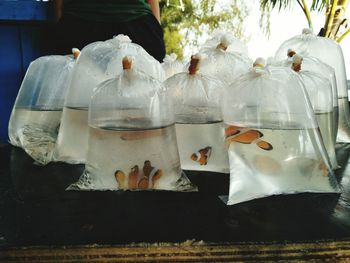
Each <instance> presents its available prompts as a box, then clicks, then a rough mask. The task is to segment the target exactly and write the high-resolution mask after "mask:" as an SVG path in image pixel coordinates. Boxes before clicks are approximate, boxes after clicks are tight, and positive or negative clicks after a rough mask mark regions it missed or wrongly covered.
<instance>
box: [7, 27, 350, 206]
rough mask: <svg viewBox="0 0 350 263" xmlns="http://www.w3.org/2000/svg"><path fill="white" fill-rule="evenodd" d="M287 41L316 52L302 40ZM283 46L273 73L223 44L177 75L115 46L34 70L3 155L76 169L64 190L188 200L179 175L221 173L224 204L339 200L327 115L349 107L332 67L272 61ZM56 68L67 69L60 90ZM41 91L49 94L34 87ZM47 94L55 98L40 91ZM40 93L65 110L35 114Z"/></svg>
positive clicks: (240, 48) (310, 61) (177, 67)
mask: <svg viewBox="0 0 350 263" xmlns="http://www.w3.org/2000/svg"><path fill="white" fill-rule="evenodd" d="M296 39H297V40H298V41H295V40H294V38H293V39H292V40H293V41H295V42H296V43H298V44H300V43H299V42H303V41H305V42H313V41H316V42H320V43H321V42H322V41H323V38H319V37H316V36H314V35H312V34H310V32H304V34H303V35H301V36H297V37H296ZM292 40H289V42H290V41H292ZM293 41H292V42H293ZM326 41H328V40H326ZM327 43H328V42H327ZM332 43H333V42H332ZM284 45H287V46H290V47H289V48H292V49H293V52H292V50H288V49H289V48H288V49H287V50H286V51H281V53H283V52H284V54H283V57H281V58H280V59H283V61H280V60H279V59H278V56H276V61H277V62H276V61H270V62H269V63H268V65H267V66H266V65H265V63H264V62H263V61H259V60H258V61H256V63H255V64H254V67H252V65H253V63H252V61H251V60H250V59H249V58H248V57H247V55H246V54H247V52H246V49H245V48H244V45H242V44H240V42H239V41H237V40H235V39H234V38H232V37H230V36H229V35H227V34H222V33H221V34H218V35H216V36H215V37H214V38H212V39H210V40H209V41H208V42H207V43H206V44H205V45H204V46H203V48H202V49H201V52H200V54H198V55H195V56H192V58H191V61H190V62H189V63H188V64H187V65H186V66H184V67H183V66H182V63H181V62H179V61H176V60H174V57H171V56H168V57H167V58H166V59H165V61H164V63H163V64H162V65H160V64H159V63H158V62H157V61H156V60H154V59H153V58H152V57H151V56H150V55H148V54H147V53H146V52H145V51H144V50H143V49H142V48H141V47H140V46H138V45H136V44H133V43H131V41H130V39H128V38H127V37H125V36H117V37H115V38H113V39H111V40H107V41H104V42H95V43H92V44H90V45H88V46H86V47H85V48H84V49H83V50H82V52H81V54H80V56H79V58H78V59H77V61H74V60H73V59H72V58H71V57H68V56H52V57H48V58H51V59H52V60H55V63H56V64H59V63H61V64H59V65H60V66H59V67H62V68H61V70H60V69H54V67H52V68H51V66H48V65H47V64H46V65H44V63H42V62H41V63H38V65H37V66H36V68H37V69H36V70H34V68H35V67H34V66H35V65H36V64H37V63H36V62H37V61H39V60H40V59H38V60H37V61H34V62H33V63H32V64H31V65H30V67H29V69H28V71H27V74H26V76H25V78H24V80H23V83H22V86H21V89H20V92H19V94H18V97H17V101H16V103H15V106H14V109H13V112H12V115H11V119H10V124H9V134H10V140H11V143H12V144H14V145H16V146H20V147H23V148H24V149H25V150H26V152H27V153H28V154H29V155H31V156H32V157H33V158H34V159H35V160H36V161H37V162H39V163H41V164H45V163H47V162H49V161H52V160H54V161H65V162H69V163H86V164H85V166H86V169H85V172H84V174H83V176H82V177H81V179H80V180H79V182H77V183H76V184H74V185H72V186H71V187H70V189H99V190H101V189H131V190H144V189H161V190H174V191H191V190H195V187H194V186H193V185H192V184H191V183H190V181H189V180H188V179H187V177H186V176H185V175H184V173H183V172H182V170H181V169H186V170H204V171H215V172H224V173H227V172H228V171H230V196H229V202H228V204H234V203H239V202H243V201H247V200H251V199H254V198H258V197H263V196H267V195H271V194H282V193H295V192H304V191H311V192H334V191H338V186H337V183H336V181H335V179H334V175H333V172H332V168H333V169H335V168H337V162H336V159H335V153H334V143H335V138H336V136H335V134H336V127H337V124H336V122H337V117H336V115H337V112H338V110H337V107H339V109H340V108H341V107H343V108H344V109H343V110H342V112H343V113H346V109H347V111H348V105H347V104H346V103H345V102H343V104H342V105H341V106H340V103H341V100H340V99H338V98H339V96H346V97H345V99H346V100H347V91H346V93H344V91H341V92H340V91H339V86H336V79H337V82H339V81H338V78H336V77H335V73H334V70H333V69H332V67H331V66H329V65H327V64H325V63H323V62H321V61H320V60H318V59H316V58H314V57H311V56H310V57H308V56H307V55H305V53H303V52H304V51H305V50H304V49H301V48H299V47H298V45H296V44H295V45H294V46H293V45H292V44H291V43H288V41H287V42H285V44H283V45H282V46H281V48H280V50H283V49H284ZM333 45H334V46H332V48H337V49H340V47H339V46H337V45H336V44H335V43H333ZM301 46H302V47H303V48H304V46H305V44H304V45H301ZM306 46H308V45H306ZM310 46H311V47H312V48H321V49H322V48H323V47H322V45H321V44H320V47H315V45H310ZM306 50H308V49H307V48H306ZM337 52H338V53H337V54H338V55H339V54H340V53H339V51H337ZM340 52H341V49H340ZM294 53H297V54H296V55H295V54H294ZM319 53H322V54H324V53H325V52H319ZM287 54H288V55H289V56H290V58H289V57H287ZM300 55H303V56H304V57H303V58H302V57H301V56H300ZM56 57H57V59H56ZM341 59H343V58H342V57H341V58H340V57H338V60H339V61H341ZM61 60H64V61H65V62H58V61H61ZM339 61H338V62H339ZM338 62H337V63H338ZM55 63H52V64H55ZM65 63H66V64H67V65H69V66H67V67H68V68H69V69H68V70H67V73H64V74H66V75H65V77H61V80H60V78H59V77H57V76H58V75H63V72H64V70H62V69H63V68H64V67H65V65H66V64H65ZM307 65H309V66H307ZM343 65H344V62H343ZM162 66H163V68H162ZM32 67H33V68H32ZM31 68H32V69H31ZM292 68H293V69H294V71H293V70H292ZM49 69H52V70H53V71H51V72H46V73H45V70H46V71H49ZM300 69H301V70H300ZM321 69H322V70H324V72H323V73H322V76H319V74H318V73H319V71H321ZM165 72H166V73H165ZM179 72H180V73H179ZM335 72H337V71H335ZM57 73H58V74H57ZM174 73H177V74H175V75H172V74H174ZM340 73H341V74H344V75H343V76H342V75H341V74H340V78H341V77H345V71H341V72H340ZM38 74H39V75H38ZM165 75H166V77H165ZM56 77H57V78H58V80H56ZM325 77H326V79H325ZM165 78H167V80H166V81H165V82H164V83H162V82H163V81H164V79H165ZM31 79H32V82H30V80H31ZM43 79H48V81H52V83H50V84H48V85H42V86H41V84H40V83H38V81H42V82H44V81H43ZM63 79H65V81H63ZM345 79H346V77H345ZM35 81H36V82H35ZM55 81H56V82H55ZM27 82H28V83H27ZM53 83H61V85H60V86H61V87H56V88H55V90H54V91H53V90H50V88H51V87H52V88H54V84H53ZM67 83H69V84H67ZM339 83H342V82H339ZM321 84H322V85H323V84H324V85H323V86H322V85H321ZM320 85H321V86H322V88H321V86H320ZM67 86H69V87H68V88H67ZM345 88H346V87H345ZM66 89H67V91H66V92H65V90H66ZM41 90H45V91H41ZM45 92H46V93H48V95H47V97H50V98H51V97H52V98H55V97H54V94H58V95H61V96H62V97H61V98H64V99H63V100H64V104H63V103H62V102H61V104H60V106H57V104H54V103H52V102H50V101H49V100H47V102H45V103H46V104H45V103H43V102H42V100H40V99H39V98H44V93H45ZM41 93H42V95H40V94H41ZM336 93H337V94H338V95H337V94H336ZM339 94H341V95H339ZM344 94H345V95H344ZM58 95H56V96H58ZM342 98H343V97H342ZM63 100H62V99H61V101H63ZM346 102H347V101H346ZM63 105H64V107H63ZM51 106H55V107H56V108H55V107H51ZM62 108H63V109H62ZM52 109H56V110H55V111H53V110H52ZM339 112H340V110H339ZM35 113H37V114H35ZM53 113H55V114H56V115H54V114H53ZM340 115H342V113H340ZM342 116H343V117H342V118H343V119H342V118H340V119H341V121H340V123H339V130H340V131H342V132H341V133H340V134H341V135H342V136H341V140H340V141H342V140H344V141H347V142H349V141H350V136H348V132H349V131H348V130H349V122H348V114H347V115H346V114H345V115H342ZM321 124H322V125H321ZM319 127H320V128H321V133H322V137H321V135H320V132H319ZM322 127H323V128H322ZM338 134H339V133H338ZM346 136H348V137H346ZM338 137H339V136H338ZM322 139H323V140H322Z"/></svg>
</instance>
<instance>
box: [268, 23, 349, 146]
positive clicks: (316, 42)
mask: <svg viewBox="0 0 350 263" xmlns="http://www.w3.org/2000/svg"><path fill="white" fill-rule="evenodd" d="M288 49H292V50H294V51H295V52H296V53H297V54H299V55H301V56H312V57H316V58H318V59H320V60H321V61H322V62H324V63H326V64H328V65H329V66H331V67H332V68H334V71H335V76H336V82H337V92H338V106H339V120H338V133H337V142H345V143H349V142H350V120H349V115H350V113H349V101H348V90H347V85H346V81H347V78H346V71H345V63H344V57H343V52H342V49H341V47H340V45H338V44H337V43H336V42H335V41H334V40H332V39H329V38H324V37H318V36H316V35H314V34H312V32H311V31H310V29H304V30H303V33H302V34H301V35H297V36H295V37H292V38H291V39H288V40H286V41H285V42H283V43H282V45H281V46H280V47H279V48H278V50H277V52H276V54H275V58H276V59H277V60H281V59H284V58H285V54H286V53H287V52H288Z"/></svg>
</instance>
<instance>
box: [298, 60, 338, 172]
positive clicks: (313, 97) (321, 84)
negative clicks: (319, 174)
mask: <svg viewBox="0 0 350 263" xmlns="http://www.w3.org/2000/svg"><path fill="white" fill-rule="evenodd" d="M292 69H293V70H294V71H295V72H298V73H299V76H300V77H301V78H302V80H303V83H304V85H305V88H306V91H307V93H308V95H309V98H310V102H311V105H312V107H313V110H314V112H315V116H316V121H317V123H318V127H319V128H320V132H321V136H322V140H323V143H324V146H325V147H326V150H327V153H328V157H329V159H330V164H331V167H332V169H333V170H335V169H338V168H339V167H338V163H337V158H336V155H335V144H334V140H333V139H334V137H335V136H334V135H333V132H334V129H333V124H334V123H335V121H334V114H333V110H334V107H333V105H332V102H333V96H332V86H331V83H330V82H329V80H328V79H326V78H324V77H323V76H322V75H320V74H318V73H315V72H312V71H308V70H304V69H303V58H302V57H301V56H299V55H298V54H295V55H294V56H293V63H292Z"/></svg>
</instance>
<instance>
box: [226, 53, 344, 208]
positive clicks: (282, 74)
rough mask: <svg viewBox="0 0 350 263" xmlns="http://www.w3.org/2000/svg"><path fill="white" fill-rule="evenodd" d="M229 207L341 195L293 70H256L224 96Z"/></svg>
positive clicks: (261, 67)
mask: <svg viewBox="0 0 350 263" xmlns="http://www.w3.org/2000/svg"><path fill="white" fill-rule="evenodd" d="M222 112H223V119H224V123H225V125H226V128H225V136H226V143H227V145H228V152H229V162H230V190H229V198H228V204H229V205H232V204H237V203H240V202H244V201H249V200H252V199H256V198H262V197H266V196H270V195H277V194H293V193H301V192H318V193H336V192H338V191H339V187H338V184H337V181H336V179H335V177H334V174H333V171H332V169H331V168H330V164H329V159H328V157H327V152H326V150H325V147H324V144H323V142H322V139H321V135H320V131H319V127H318V124H317V121H316V117H315V114H314V111H313V109H312V105H311V103H310V101H309V98H308V95H307V92H306V90H305V87H304V85H303V83H302V80H301V79H300V77H299V76H298V74H296V73H295V72H293V71H292V70H291V69H290V68H286V67H275V66H272V65H270V66H267V67H265V64H264V61H262V60H257V61H256V62H255V63H254V68H253V69H252V70H251V71H250V72H249V73H247V74H245V75H242V76H241V77H240V78H239V79H238V80H237V83H236V84H235V85H231V86H229V87H227V88H226V89H225V91H224V96H223V105H222Z"/></svg>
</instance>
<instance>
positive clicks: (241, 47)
mask: <svg viewBox="0 0 350 263" xmlns="http://www.w3.org/2000/svg"><path fill="white" fill-rule="evenodd" d="M212 35H213V37H212V38H210V39H208V40H207V41H205V43H204V44H203V45H202V46H201V48H200V50H199V52H200V53H203V52H204V53H205V52H207V51H210V50H213V49H215V48H217V46H218V45H220V44H221V41H222V39H223V38H224V39H225V38H226V39H227V40H228V43H229V45H228V46H227V47H226V50H227V51H228V52H234V53H238V54H242V55H243V56H245V57H248V49H247V46H246V45H245V44H244V43H243V42H242V41H240V40H239V39H237V38H235V37H234V36H233V34H232V33H229V32H224V31H222V30H218V29H216V30H214V32H213V33H212Z"/></svg>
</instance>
